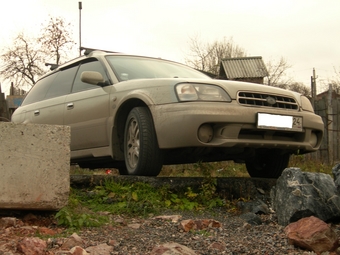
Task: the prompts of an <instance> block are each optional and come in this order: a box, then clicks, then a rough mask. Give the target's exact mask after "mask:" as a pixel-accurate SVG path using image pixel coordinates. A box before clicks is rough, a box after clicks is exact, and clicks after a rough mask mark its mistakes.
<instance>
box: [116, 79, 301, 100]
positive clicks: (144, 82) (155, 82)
mask: <svg viewBox="0 0 340 255" xmlns="http://www.w3.org/2000/svg"><path fill="white" fill-rule="evenodd" d="M180 83H200V84H211V85H216V86H219V87H222V88H223V89H224V90H225V91H226V92H227V93H228V94H229V96H230V97H231V99H233V100H236V99H237V94H238V92H239V91H245V92H258V93H265V94H272V95H281V96H287V97H293V98H295V99H296V100H297V101H298V102H300V94H299V93H296V92H293V91H290V90H285V89H280V88H277V87H272V86H268V85H263V84H257V83H249V82H239V81H228V80H216V79H206V80H205V79H188V78H162V79H138V80H137V79H136V80H129V81H124V82H120V83H118V84H116V85H115V87H116V88H117V89H118V90H134V89H138V90H144V89H147V90H148V89H151V88H155V87H157V88H158V89H157V93H162V92H166V91H169V86H170V87H171V91H174V90H173V89H172V88H173V87H174V86H175V85H176V84H180ZM149 93H152V92H150V91H149Z"/></svg>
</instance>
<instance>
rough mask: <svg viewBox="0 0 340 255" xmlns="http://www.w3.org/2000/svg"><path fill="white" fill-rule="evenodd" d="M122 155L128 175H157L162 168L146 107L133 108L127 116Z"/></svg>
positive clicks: (161, 157)
mask: <svg viewBox="0 0 340 255" xmlns="http://www.w3.org/2000/svg"><path fill="white" fill-rule="evenodd" d="M124 157H125V165H126V174H129V175H144V176H157V175H158V174H159V172H160V171H161V169H162V164H163V155H162V151H161V150H160V149H159V147H158V142H157V137H156V132H155V128H154V125H153V120H152V116H151V113H150V111H149V109H148V108H146V107H135V108H133V109H132V110H131V111H130V113H129V115H128V117H127V120H126V124H125V131H124ZM124 170H125V169H124ZM122 172H124V171H122Z"/></svg>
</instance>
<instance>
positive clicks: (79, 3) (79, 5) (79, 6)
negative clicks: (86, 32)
mask: <svg viewBox="0 0 340 255" xmlns="http://www.w3.org/2000/svg"><path fill="white" fill-rule="evenodd" d="M78 8H79V56H81V10H82V9H83V6H82V3H81V2H78Z"/></svg>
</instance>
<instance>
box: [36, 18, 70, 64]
mask: <svg viewBox="0 0 340 255" xmlns="http://www.w3.org/2000/svg"><path fill="white" fill-rule="evenodd" d="M70 27H71V23H66V22H65V20H64V19H63V18H61V17H56V18H53V17H50V20H49V22H48V24H47V26H44V27H43V28H42V33H41V36H40V37H39V38H38V42H39V43H40V44H41V45H42V48H43V49H44V51H45V52H46V55H47V56H51V57H52V58H54V59H55V62H54V63H55V64H56V65H59V64H60V61H61V53H66V52H67V51H71V50H72V49H73V47H74V45H75V42H74V41H73V39H72V34H71V29H70Z"/></svg>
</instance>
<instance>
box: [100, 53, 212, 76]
mask: <svg viewBox="0 0 340 255" xmlns="http://www.w3.org/2000/svg"><path fill="white" fill-rule="evenodd" d="M106 58H107V60H108V62H109V63H110V65H111V67H112V69H113V71H114V72H115V74H116V75H117V77H118V79H119V80H120V81H126V80H133V79H152V78H196V79H210V77H208V76H207V75H205V74H203V73H201V72H199V71H196V70H195V69H192V68H190V67H187V66H185V65H181V64H178V63H175V62H171V61H167V60H162V59H153V58H146V57H134V56H107V57H106Z"/></svg>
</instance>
